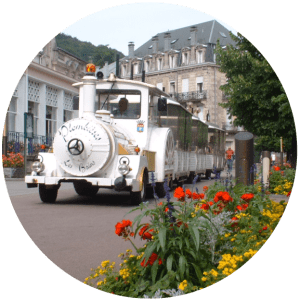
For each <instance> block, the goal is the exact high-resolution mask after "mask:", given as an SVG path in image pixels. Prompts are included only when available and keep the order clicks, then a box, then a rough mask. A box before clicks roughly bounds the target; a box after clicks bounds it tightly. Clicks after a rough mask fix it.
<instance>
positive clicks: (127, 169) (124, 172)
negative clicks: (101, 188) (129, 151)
mask: <svg viewBox="0 0 300 300" xmlns="http://www.w3.org/2000/svg"><path fill="white" fill-rule="evenodd" d="M118 171H119V173H120V174H121V175H127V174H128V173H129V172H130V167H129V165H127V164H121V165H119V167H118Z"/></svg>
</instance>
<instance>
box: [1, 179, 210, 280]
mask: <svg viewBox="0 0 300 300" xmlns="http://www.w3.org/2000/svg"><path fill="white" fill-rule="evenodd" d="M213 183H214V180H205V179H203V180H202V181H201V182H199V183H197V184H196V187H197V188H198V189H199V191H202V189H203V186H204V185H210V184H213ZM6 185H7V189H8V193H9V195H10V199H11V202H12V205H13V207H14V210H15V212H16V214H17V216H18V218H19V220H20V222H21V224H22V225H23V227H24V229H25V230H26V232H27V234H28V235H29V237H30V238H31V239H32V240H33V242H34V243H35V244H36V246H37V247H38V248H39V249H40V250H41V251H42V252H43V253H44V254H45V255H46V256H47V257H48V258H49V259H50V260H51V261H52V262H53V263H55V264H56V265H57V266H58V267H60V268H61V269H62V270H63V271H65V272H66V273H68V274H69V275H71V276H73V277H74V278H76V279H78V280H80V281H84V279H85V278H86V277H88V276H89V275H90V269H91V268H96V267H98V266H99V265H100V263H101V262H102V261H104V260H111V261H115V262H116V265H119V263H120V262H121V260H120V258H118V255H119V254H120V253H121V252H125V251H126V249H132V250H134V249H133V246H132V245H131V243H130V242H129V241H124V240H123V239H122V238H121V237H119V236H117V235H116V234H115V225H116V224H117V222H120V221H122V220H123V219H126V220H128V219H130V220H133V219H134V217H135V216H136V215H138V214H139V211H135V212H133V213H131V214H128V215H127V213H128V212H129V211H130V210H131V209H132V208H134V207H135V206H132V205H131V204H130V198H129V193H128V192H121V193H118V192H115V191H113V190H109V189H102V190H101V189H100V190H99V192H98V194H97V195H96V196H95V197H94V198H89V197H83V196H78V195H77V194H76V192H75V191H74V189H73V185H72V184H71V183H63V184H62V186H61V188H60V189H59V192H58V198H57V201H56V202H55V203H54V204H46V203H42V202H41V201H40V199H39V195H38V189H37V188H32V189H27V187H26V184H25V183H24V181H20V180H13V181H9V180H7V181H6ZM185 186H186V187H187V188H188V187H191V185H188V184H186V185H185ZM162 200H163V199H162ZM147 201H149V203H150V205H154V204H155V200H154V199H147ZM146 221H147V220H146V219H145V222H146ZM134 243H135V244H136V246H137V247H140V246H142V245H143V244H144V241H142V240H141V239H140V238H136V239H135V241H134Z"/></svg>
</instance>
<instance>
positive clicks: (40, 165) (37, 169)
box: [31, 161, 45, 173]
mask: <svg viewBox="0 0 300 300" xmlns="http://www.w3.org/2000/svg"><path fill="white" fill-rule="evenodd" d="M44 169H45V165H44V164H43V163H41V162H40V161H35V162H34V163H33V164H32V165H31V170H32V171H34V172H36V173H40V172H43V171H44Z"/></svg>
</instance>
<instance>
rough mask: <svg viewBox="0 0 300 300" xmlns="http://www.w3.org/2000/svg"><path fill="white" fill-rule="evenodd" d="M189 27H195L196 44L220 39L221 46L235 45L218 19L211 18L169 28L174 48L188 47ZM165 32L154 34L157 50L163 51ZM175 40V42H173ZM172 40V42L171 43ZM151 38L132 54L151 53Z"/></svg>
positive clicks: (214, 41)
mask: <svg viewBox="0 0 300 300" xmlns="http://www.w3.org/2000/svg"><path fill="white" fill-rule="evenodd" d="M191 27H195V28H197V33H196V45H197V44H205V45H207V44H216V43H217V40H219V41H220V44H221V46H225V45H227V44H232V45H235V42H234V41H233V40H232V38H231V37H230V34H229V30H228V29H227V28H225V27H224V26H223V25H221V24H220V23H219V22H218V21H216V20H212V21H208V22H204V23H200V24H196V25H191V26H187V27H183V28H179V29H175V30H170V31H168V33H170V34H171V46H172V49H174V50H180V49H182V48H184V47H189V46H190V45H191V42H190V37H191V32H190V31H191ZM165 33H166V32H161V33H158V34H156V35H155V36H157V37H158V52H163V51H164V35H165ZM174 41H175V42H174ZM172 42H174V43H173V44H172ZM152 43H153V42H152V38H151V39H150V40H148V41H147V42H146V43H145V44H143V45H142V46H140V47H139V48H138V49H136V50H135V51H134V55H135V56H137V57H143V56H145V55H149V54H152V53H153V52H152V47H151V45H152Z"/></svg>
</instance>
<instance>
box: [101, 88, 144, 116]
mask: <svg viewBox="0 0 300 300" xmlns="http://www.w3.org/2000/svg"><path fill="white" fill-rule="evenodd" d="M97 92H98V93H99V103H98V104H99V106H98V107H99V108H98V109H106V110H109V111H110V112H111V113H112V114H113V115H114V118H115V119H139V118H140V116H141V91H138V90H113V89H112V90H98V91H97Z"/></svg>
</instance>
